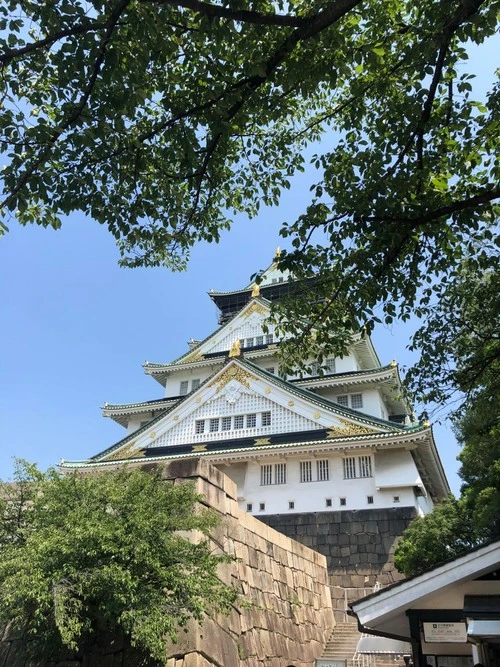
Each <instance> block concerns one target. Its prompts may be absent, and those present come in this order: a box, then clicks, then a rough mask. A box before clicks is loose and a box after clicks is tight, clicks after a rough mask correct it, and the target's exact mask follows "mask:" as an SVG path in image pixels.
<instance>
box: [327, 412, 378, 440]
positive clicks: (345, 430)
mask: <svg viewBox="0 0 500 667" xmlns="http://www.w3.org/2000/svg"><path fill="white" fill-rule="evenodd" d="M339 421H340V423H341V424H342V426H341V427H340V426H331V427H330V428H329V429H328V432H327V434H326V437H327V438H328V439H330V438H343V437H345V436H349V435H370V434H373V433H379V431H376V430H375V429H373V428H368V427H367V426H361V424H353V423H352V422H350V421H347V419H342V418H341V417H340V418H339Z"/></svg>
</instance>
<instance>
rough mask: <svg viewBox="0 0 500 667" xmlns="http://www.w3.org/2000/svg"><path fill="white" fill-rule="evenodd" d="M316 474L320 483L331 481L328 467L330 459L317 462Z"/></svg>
mask: <svg viewBox="0 0 500 667" xmlns="http://www.w3.org/2000/svg"><path fill="white" fill-rule="evenodd" d="M316 472H317V479H318V482H327V481H328V480H329V479H330V469H329V467H328V459H322V460H321V461H316Z"/></svg>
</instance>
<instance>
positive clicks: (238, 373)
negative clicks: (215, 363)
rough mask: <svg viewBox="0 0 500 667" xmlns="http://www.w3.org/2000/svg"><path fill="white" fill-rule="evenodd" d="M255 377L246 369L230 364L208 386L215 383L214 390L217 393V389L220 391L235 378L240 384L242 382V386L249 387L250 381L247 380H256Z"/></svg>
mask: <svg viewBox="0 0 500 667" xmlns="http://www.w3.org/2000/svg"><path fill="white" fill-rule="evenodd" d="M256 379H257V378H256V377H255V376H254V375H252V374H251V373H249V372H248V371H246V370H245V369H244V368H238V367H237V366H231V367H230V368H228V369H227V370H225V371H224V373H222V375H220V376H219V377H218V378H216V379H215V380H212V382H211V383H210V384H209V385H208V386H209V387H213V386H214V385H217V389H216V390H215V393H216V394H218V393H219V391H222V389H224V387H225V386H226V385H227V384H228V383H229V382H232V381H233V380H236V381H237V382H239V383H240V384H242V385H243V386H244V387H247V388H248V389H250V383H249V382H248V381H249V380H256Z"/></svg>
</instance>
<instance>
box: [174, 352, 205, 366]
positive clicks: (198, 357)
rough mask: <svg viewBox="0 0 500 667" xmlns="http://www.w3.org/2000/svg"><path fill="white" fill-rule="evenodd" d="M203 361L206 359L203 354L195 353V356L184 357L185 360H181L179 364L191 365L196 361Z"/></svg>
mask: <svg viewBox="0 0 500 667" xmlns="http://www.w3.org/2000/svg"><path fill="white" fill-rule="evenodd" d="M201 359H204V355H203V354H201V352H193V354H188V355H187V357H184V359H181V360H180V361H179V362H177V363H179V364H191V363H193V362H194V361H201Z"/></svg>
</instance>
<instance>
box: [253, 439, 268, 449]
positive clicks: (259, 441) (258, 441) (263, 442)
mask: <svg viewBox="0 0 500 667" xmlns="http://www.w3.org/2000/svg"><path fill="white" fill-rule="evenodd" d="M270 444H271V438H255V440H254V443H253V446H254V447H262V446H263V445H270Z"/></svg>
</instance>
